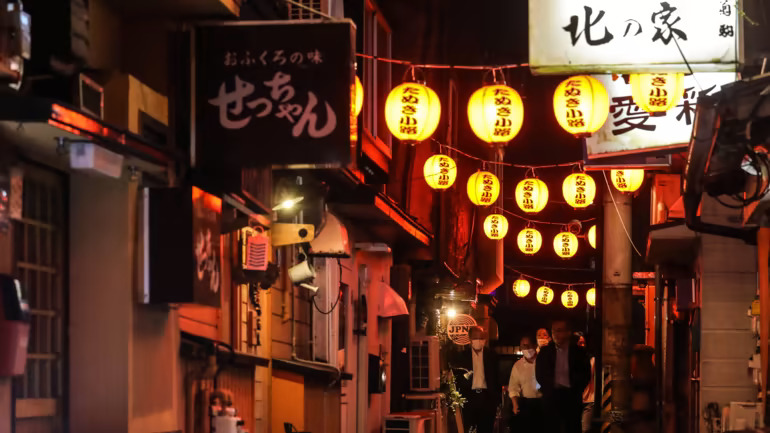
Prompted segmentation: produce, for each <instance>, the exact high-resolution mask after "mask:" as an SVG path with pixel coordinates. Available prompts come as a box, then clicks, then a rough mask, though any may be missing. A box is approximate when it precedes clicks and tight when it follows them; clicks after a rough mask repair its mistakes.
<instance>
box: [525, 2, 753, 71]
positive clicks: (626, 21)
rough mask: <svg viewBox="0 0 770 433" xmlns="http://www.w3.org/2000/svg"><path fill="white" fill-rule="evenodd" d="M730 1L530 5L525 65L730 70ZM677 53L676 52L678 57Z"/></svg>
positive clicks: (733, 39) (733, 26)
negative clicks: (526, 61)
mask: <svg viewBox="0 0 770 433" xmlns="http://www.w3.org/2000/svg"><path fill="white" fill-rule="evenodd" d="M740 22H741V20H740V13H739V12H738V11H737V10H736V8H735V2H734V1H733V0H668V1H660V0H652V1H637V2H626V1H617V0H590V1H589V0H577V1H576V0H529V23H530V24H529V53H530V54H529V64H530V67H531V68H532V70H533V71H535V72H536V73H543V74H563V73H574V72H581V73H609V72H612V73H634V72H658V71H665V72H686V71H687V65H686V64H685V61H684V59H683V56H682V53H684V54H685V55H686V56H687V61H688V62H689V63H690V65H691V66H692V68H693V70H695V71H696V72H718V71H734V70H735V69H736V66H737V64H738V61H739V57H738V56H739V50H738V42H739V41H740V38H739V35H738V32H739V24H740ZM680 49H681V52H680Z"/></svg>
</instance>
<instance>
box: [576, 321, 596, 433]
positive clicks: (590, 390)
mask: <svg viewBox="0 0 770 433" xmlns="http://www.w3.org/2000/svg"><path fill="white" fill-rule="evenodd" d="M577 344H578V346H580V347H582V348H583V349H586V350H588V344H587V342H586V337H585V336H584V335H583V334H582V333H578V341H577ZM589 356H590V355H589ZM590 363H591V379H590V380H589V381H588V385H586V389H585V390H584V391H583V433H587V432H589V431H591V419H592V418H593V416H594V402H595V400H596V368H595V366H594V365H595V363H596V358H594V357H593V356H591V360H590Z"/></svg>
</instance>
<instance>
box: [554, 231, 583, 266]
mask: <svg viewBox="0 0 770 433" xmlns="http://www.w3.org/2000/svg"><path fill="white" fill-rule="evenodd" d="M553 250H554V251H556V254H557V255H558V256H559V257H561V258H563V259H568V258H570V257H572V256H574V255H575V253H577V250H578V239H577V236H575V235H574V234H572V233H570V232H561V233H559V234H558V235H556V237H554V238H553Z"/></svg>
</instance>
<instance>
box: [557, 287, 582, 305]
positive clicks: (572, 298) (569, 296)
mask: <svg viewBox="0 0 770 433" xmlns="http://www.w3.org/2000/svg"><path fill="white" fill-rule="evenodd" d="M579 299H580V298H578V294H577V292H576V291H574V290H565V291H564V293H562V294H561V304H562V305H564V306H565V307H567V308H575V307H577V304H578V300H579Z"/></svg>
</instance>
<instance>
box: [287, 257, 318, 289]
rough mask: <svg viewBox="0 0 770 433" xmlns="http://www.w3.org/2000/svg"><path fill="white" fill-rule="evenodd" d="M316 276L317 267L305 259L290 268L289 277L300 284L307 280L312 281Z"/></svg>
mask: <svg viewBox="0 0 770 433" xmlns="http://www.w3.org/2000/svg"><path fill="white" fill-rule="evenodd" d="M313 278H315V269H313V267H312V266H310V262H309V261H308V260H305V261H303V262H300V263H297V264H296V265H294V266H292V267H290V268H289V279H291V282H292V283H294V284H300V283H303V282H305V281H312V280H313Z"/></svg>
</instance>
